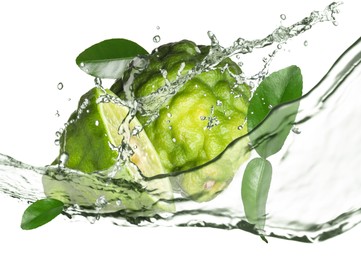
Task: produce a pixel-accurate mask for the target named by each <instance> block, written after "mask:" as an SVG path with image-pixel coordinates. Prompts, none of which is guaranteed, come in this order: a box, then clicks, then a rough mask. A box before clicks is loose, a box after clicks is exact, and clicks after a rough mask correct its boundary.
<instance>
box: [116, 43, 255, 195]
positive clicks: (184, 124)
mask: <svg viewBox="0 0 361 260" xmlns="http://www.w3.org/2000/svg"><path fill="white" fill-rule="evenodd" d="M209 50H210V47H209V46H197V45H196V44H195V43H193V42H191V41H188V40H183V41H180V42H176V43H169V44H166V45H163V46H160V47H158V48H157V49H156V50H155V51H153V52H152V54H151V55H150V56H149V65H148V67H147V68H146V69H145V70H143V71H142V72H141V73H139V74H138V75H136V76H135V79H134V82H133V87H134V92H135V96H136V97H137V98H140V97H144V96H147V95H149V94H150V93H152V92H155V91H157V90H158V89H159V88H161V87H163V86H164V85H165V83H166V82H165V78H164V76H163V75H162V72H161V71H163V72H164V71H166V72H167V80H169V81H170V82H174V81H175V80H176V77H177V74H178V73H180V74H181V75H185V74H186V73H188V71H189V70H191V69H193V68H194V67H195V65H196V64H198V63H200V62H201V61H202V60H203V59H204V58H205V57H206V55H207V54H208V52H209ZM182 66H184V68H183V70H181V71H180V68H181V67H182ZM240 73H241V69H240V68H239V66H238V65H237V64H236V63H234V62H233V61H232V60H231V59H228V58H227V59H225V60H224V61H222V62H221V63H220V64H219V65H218V66H217V68H216V69H214V70H209V71H206V72H203V73H201V74H198V75H196V76H194V77H193V78H191V79H190V80H188V81H187V82H186V83H185V84H184V85H183V86H181V88H180V89H179V91H178V93H177V94H176V95H174V96H173V97H172V98H170V99H169V100H168V101H167V102H165V103H164V104H163V105H162V108H161V109H160V111H159V116H158V118H157V119H156V120H154V121H153V122H151V123H150V124H148V125H146V122H147V119H148V118H147V117H144V116H142V115H138V118H139V121H140V122H141V123H142V124H143V125H145V128H144V129H145V131H146V133H147V135H148V137H149V139H150V140H151V142H152V143H153V145H154V147H155V149H156V150H157V152H158V153H159V156H160V159H161V162H162V164H163V166H164V167H165V169H166V170H167V172H175V171H184V170H188V169H192V168H194V167H196V166H200V165H203V164H205V163H207V162H209V161H211V160H212V159H214V158H215V157H217V156H218V155H219V154H220V153H221V152H222V151H223V150H224V149H225V148H226V147H227V145H228V144H229V143H230V142H232V141H233V140H234V139H236V138H238V137H240V136H243V135H245V134H246V133H247V124H246V122H245V117H246V114H247V108H248V103H249V97H250V89H249V86H247V85H245V84H237V83H236V80H235V78H234V76H232V74H233V75H237V74H240ZM127 80H128V79H127V74H125V77H124V78H123V79H121V80H119V81H117V82H116V83H115V84H114V85H113V87H112V88H111V89H112V90H113V91H114V92H115V93H116V94H117V95H119V96H120V97H122V98H125V96H126V95H125V94H124V91H123V88H122V82H126V81H127ZM155 102H156V101H155ZM240 126H241V127H240ZM237 156H239V155H237V154H234V157H236V158H234V159H231V161H229V160H228V159H229V158H228V159H227V160H226V159H225V158H223V161H222V162H221V161H219V162H217V163H213V166H212V165H208V166H207V167H204V168H202V169H200V170H197V171H192V172H189V173H186V174H181V175H179V177H178V183H179V186H180V188H181V189H182V191H183V193H185V194H186V195H187V196H188V197H190V198H191V199H193V200H196V201H208V200H211V199H213V198H214V197H215V196H216V195H217V194H218V193H219V192H221V191H222V190H223V189H224V188H225V187H226V186H227V185H228V184H229V182H230V181H231V180H232V178H233V176H234V174H235V171H236V170H234V169H237V168H238V167H239V165H240V163H242V162H243V161H244V160H245V159H246V156H241V157H242V158H237ZM230 163H231V164H233V165H229V164H230ZM227 164H228V165H227ZM236 164H237V165H236Z"/></svg>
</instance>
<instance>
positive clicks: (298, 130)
mask: <svg viewBox="0 0 361 260" xmlns="http://www.w3.org/2000/svg"><path fill="white" fill-rule="evenodd" d="M292 132H294V133H295V134H300V133H301V130H300V129H299V128H298V127H293V128H292Z"/></svg>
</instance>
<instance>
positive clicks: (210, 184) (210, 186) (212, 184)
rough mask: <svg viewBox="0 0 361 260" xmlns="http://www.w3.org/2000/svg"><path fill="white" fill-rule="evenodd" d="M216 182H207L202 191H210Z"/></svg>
mask: <svg viewBox="0 0 361 260" xmlns="http://www.w3.org/2000/svg"><path fill="white" fill-rule="evenodd" d="M214 184H216V182H215V181H214V180H209V181H207V182H206V183H205V184H204V189H206V190H210V189H211V188H212V187H213V186H214Z"/></svg>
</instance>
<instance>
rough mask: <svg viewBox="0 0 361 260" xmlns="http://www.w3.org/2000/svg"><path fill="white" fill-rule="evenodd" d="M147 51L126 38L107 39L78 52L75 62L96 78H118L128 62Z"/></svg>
mask: <svg viewBox="0 0 361 260" xmlns="http://www.w3.org/2000/svg"><path fill="white" fill-rule="evenodd" d="M146 54H148V52H147V51H146V50H145V49H144V48H143V47H141V46H139V45H138V44H137V43H135V42H132V41H130V40H127V39H109V40H105V41H102V42H99V43H97V44H94V45H93V46H91V47H89V48H88V49H86V50H85V51H83V52H82V53H80V54H79V56H78V57H77V58H76V64H77V65H78V66H79V67H80V68H81V69H82V70H83V71H85V72H86V73H88V74H90V75H92V76H94V77H98V78H111V79H118V78H120V77H121V76H122V75H123V73H124V71H125V70H126V69H127V67H128V64H129V62H130V61H131V60H132V59H133V58H135V57H136V56H139V55H146Z"/></svg>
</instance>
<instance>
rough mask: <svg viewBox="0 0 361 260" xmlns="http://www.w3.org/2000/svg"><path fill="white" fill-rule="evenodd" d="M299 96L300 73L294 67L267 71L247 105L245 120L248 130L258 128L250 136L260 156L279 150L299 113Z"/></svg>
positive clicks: (300, 90) (264, 156)
mask: <svg viewBox="0 0 361 260" xmlns="http://www.w3.org/2000/svg"><path fill="white" fill-rule="evenodd" d="M301 96H302V74H301V70H300V69H299V68H298V67H297V66H290V67H287V68H285V69H282V70H280V71H277V72H274V73H272V74H270V75H269V76H268V77H266V78H265V79H264V80H263V81H262V82H261V84H260V85H259V86H258V88H257V89H256V91H255V93H254V94H253V97H252V99H251V101H250V104H249V108H248V114H247V118H248V121H247V122H248V130H249V131H252V130H253V129H254V128H256V127H258V128H257V129H256V130H255V131H254V132H253V133H251V135H250V139H251V142H252V144H253V146H254V147H255V149H256V151H257V152H258V154H259V155H260V156H261V157H263V158H267V157H269V156H271V155H272V154H275V153H277V152H278V151H279V150H281V148H282V146H283V144H284V142H285V140H286V138H287V136H288V134H289V132H290V130H291V128H292V126H293V123H294V121H295V119H296V115H297V112H298V108H299V102H298V101H295V100H297V99H299V98H300V97H301ZM291 101H295V102H293V103H290V102H291ZM285 103H288V104H287V105H284V106H283V107H282V108H279V109H278V110H277V111H275V110H271V109H272V108H274V107H276V106H279V105H281V104H285ZM270 112H271V114H269V113H270ZM267 115H269V116H268V118H267V120H265V121H264V119H265V118H266V117H267Z"/></svg>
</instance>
